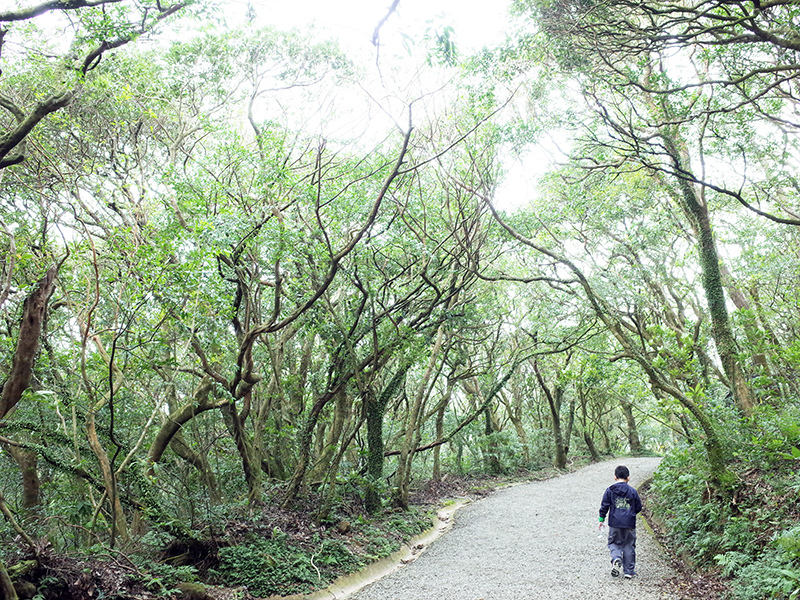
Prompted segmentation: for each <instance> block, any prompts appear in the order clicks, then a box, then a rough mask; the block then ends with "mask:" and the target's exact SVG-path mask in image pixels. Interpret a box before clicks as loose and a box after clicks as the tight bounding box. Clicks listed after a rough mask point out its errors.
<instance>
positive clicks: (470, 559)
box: [350, 458, 674, 600]
mask: <svg viewBox="0 0 800 600" xmlns="http://www.w3.org/2000/svg"><path fill="white" fill-rule="evenodd" d="M658 462H659V459H658V458H626V459H621V460H615V461H610V462H604V463H599V464H595V465H591V466H589V467H586V468H584V469H581V470H580V471H576V472H574V473H570V474H568V475H563V476H561V477H556V478H554V479H550V480H547V481H540V482H534V483H525V484H520V485H515V486H512V487H509V488H506V489H503V490H500V491H498V492H496V493H495V494H492V495H491V496H489V497H487V498H484V499H482V500H480V501H478V502H475V503H473V504H469V505H467V506H465V507H464V508H462V509H460V510H459V511H458V512H457V513H456V515H455V524H454V526H453V528H452V530H450V531H449V532H448V533H446V534H445V535H444V536H442V537H441V538H439V539H438V540H436V541H435V542H434V543H433V544H431V546H430V547H429V548H428V549H426V550H425V551H424V552H423V553H422V554H421V555H420V556H419V558H417V559H416V560H415V561H414V562H412V563H410V564H408V565H405V566H403V567H401V568H400V569H398V570H396V571H394V572H393V573H390V574H389V575H387V576H385V577H384V578H382V579H380V580H379V581H377V582H375V583H373V584H371V585H369V586H367V587H365V588H364V589H362V590H360V591H358V592H356V593H355V594H353V595H352V596H350V598H351V600H428V599H430V600H517V599H531V600H587V599H591V600H606V599H607V600H612V599H613V600H619V599H620V598H624V599H631V600H656V599H658V600H661V599H664V598H669V597H670V594H669V593H668V592H667V591H665V590H663V589H662V588H661V587H660V585H659V584H660V583H661V582H662V581H663V579H664V578H666V577H669V576H672V575H674V572H673V571H672V569H671V568H670V566H669V564H668V562H667V559H666V557H665V556H664V554H663V552H662V550H661V548H660V547H659V545H658V543H657V542H656V541H655V540H654V539H653V537H652V536H651V534H650V533H648V530H647V528H646V527H644V524H643V522H642V518H641V517H639V525H638V527H637V536H638V538H637V547H636V551H637V552H636V563H637V564H636V571H637V573H638V574H637V577H636V578H634V579H632V580H622V579H613V578H612V577H611V564H610V558H609V554H608V549H607V548H606V535H605V533H606V532H607V531H608V530H607V529H605V528H604V530H603V531H604V533H603V534H602V535H600V534H599V532H598V530H597V524H598V521H597V511H598V509H599V508H600V499H601V498H602V495H603V491H604V490H605V489H606V487H608V486H609V485H611V484H612V483H614V467H615V466H616V465H617V464H625V465H627V466H628V467H629V468H630V470H631V480H630V483H631V485H633V486H634V487H638V485H639V484H641V483H642V482H643V481H644V480H645V479H647V478H648V477H650V475H651V474H652V472H653V470H654V469H655V468H656V466H657V465H658Z"/></svg>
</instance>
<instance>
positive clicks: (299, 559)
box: [211, 536, 361, 597]
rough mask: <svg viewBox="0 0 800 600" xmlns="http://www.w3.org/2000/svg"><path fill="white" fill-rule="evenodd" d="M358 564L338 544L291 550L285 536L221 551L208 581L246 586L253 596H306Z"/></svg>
mask: <svg viewBox="0 0 800 600" xmlns="http://www.w3.org/2000/svg"><path fill="white" fill-rule="evenodd" d="M360 565H361V562H360V560H359V558H358V557H356V556H355V555H353V554H352V553H351V552H350V550H348V549H347V547H346V546H345V545H344V544H343V543H342V542H340V541H337V540H330V539H325V540H322V541H321V542H319V541H318V544H317V546H316V547H315V548H313V549H308V548H302V547H299V546H292V545H289V544H287V543H286V538H285V536H279V537H277V538H272V539H258V540H253V541H250V542H248V543H246V544H242V545H239V546H231V547H227V548H221V549H220V551H219V564H218V565H217V567H216V568H215V569H213V570H212V571H211V575H212V577H213V578H214V579H215V580H216V581H217V582H219V583H220V584H223V585H228V586H240V585H246V586H247V589H248V590H249V591H250V592H251V593H252V594H253V595H255V596H259V597H260V596H272V595H287V594H293V593H297V592H300V593H307V592H310V591H311V590H312V589H313V588H315V587H324V586H325V585H327V584H328V583H329V582H330V581H331V580H332V579H333V578H334V576H335V575H334V574H335V573H336V572H338V571H339V570H345V571H350V570H353V569H355V568H358V567H359V566H360Z"/></svg>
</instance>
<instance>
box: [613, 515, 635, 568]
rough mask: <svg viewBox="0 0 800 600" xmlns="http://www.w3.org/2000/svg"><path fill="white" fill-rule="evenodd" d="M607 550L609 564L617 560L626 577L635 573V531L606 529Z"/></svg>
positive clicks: (615, 528) (616, 528) (614, 528)
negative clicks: (609, 552) (609, 554)
mask: <svg viewBox="0 0 800 600" xmlns="http://www.w3.org/2000/svg"><path fill="white" fill-rule="evenodd" d="M608 549H609V550H610V551H611V562H614V561H615V560H617V559H619V560H621V561H622V569H623V571H624V572H625V574H626V575H634V574H635V573H636V530H635V529H620V528H618V527H609V528H608Z"/></svg>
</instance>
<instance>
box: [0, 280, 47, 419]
mask: <svg viewBox="0 0 800 600" xmlns="http://www.w3.org/2000/svg"><path fill="white" fill-rule="evenodd" d="M57 273H58V271H57V268H56V267H55V266H53V267H50V268H49V269H48V270H47V273H46V274H45V276H44V277H43V278H42V279H41V280H40V281H39V284H38V285H37V287H36V289H34V290H33V291H32V292H31V293H30V295H29V296H28V297H27V298H25V301H24V302H23V304H22V319H21V320H20V325H19V336H18V338H17V348H16V351H15V352H14V359H13V361H12V363H11V371H10V372H9V374H8V379H6V382H5V383H4V384H3V393H2V395H1V396H0V419H2V418H3V417H5V416H6V415H7V414H8V412H9V411H10V410H11V409H13V408H14V407H15V406H16V405H17V403H18V402H19V401H20V399H21V398H22V393H23V392H24V391H25V390H27V389H28V387H30V383H31V375H32V374H33V366H34V363H35V362H36V354H37V352H38V351H39V337H40V336H41V333H42V326H43V323H44V321H45V318H46V316H47V301H48V299H49V298H50V295H51V294H52V293H53V289H54V288H55V278H56V275H57Z"/></svg>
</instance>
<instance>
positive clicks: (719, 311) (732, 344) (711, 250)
mask: <svg viewBox="0 0 800 600" xmlns="http://www.w3.org/2000/svg"><path fill="white" fill-rule="evenodd" d="M661 137H662V139H663V140H664V147H665V148H666V150H667V152H668V153H669V155H670V157H671V159H672V161H673V166H674V168H675V170H676V172H677V173H684V172H686V170H685V167H684V163H685V162H687V161H686V157H685V156H684V153H681V152H680V150H679V148H678V143H677V141H676V139H675V138H674V137H672V135H670V134H666V133H664V134H662V136H661ZM677 179H678V187H679V189H680V192H681V199H682V203H681V204H682V208H683V210H684V212H685V213H686V214H687V216H688V217H689V220H690V222H691V224H692V227H693V228H694V230H695V235H696V236H697V238H698V246H697V250H698V253H699V257H700V271H701V274H702V282H703V290H704V292H705V297H706V302H707V303H708V311H709V314H710V315H711V332H712V335H713V337H714V343H715V344H716V346H717V352H718V354H719V357H720V361H721V362H722V368H723V370H724V371H725V375H726V376H727V377H728V381H729V385H730V388H731V391H732V392H733V398H734V400H735V402H736V405H737V406H738V407H739V410H740V411H741V412H742V414H743V415H744V416H750V415H752V414H753V398H752V394H751V393H750V388H749V387H748V385H747V381H746V380H745V377H744V373H743V372H742V368H741V365H740V364H739V359H738V357H737V354H738V349H737V346H736V338H735V337H734V335H733V329H732V327H731V323H730V318H729V315H728V308H727V306H726V305H725V289H724V288H723V286H722V272H721V269H720V262H719V256H718V254H717V246H716V242H715V240H714V233H713V231H712V229H711V219H710V218H709V215H708V208H707V207H706V206H705V204H704V203H703V202H702V199H701V198H699V197H698V195H697V192H696V190H695V189H694V187H693V186H692V184H691V183H689V182H688V181H686V180H685V179H683V178H682V177H678V178H677Z"/></svg>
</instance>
